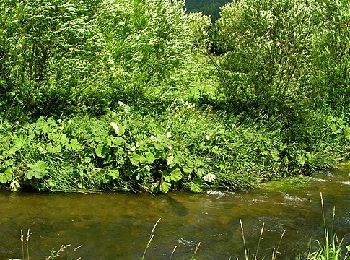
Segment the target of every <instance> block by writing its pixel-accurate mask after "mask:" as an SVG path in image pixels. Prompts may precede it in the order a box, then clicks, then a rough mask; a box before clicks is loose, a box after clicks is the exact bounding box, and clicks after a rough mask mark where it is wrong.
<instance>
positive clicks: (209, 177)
mask: <svg viewBox="0 0 350 260" xmlns="http://www.w3.org/2000/svg"><path fill="white" fill-rule="evenodd" d="M215 178H216V176H215V175H214V174H212V173H208V174H207V175H205V176H204V177H203V179H204V180H205V181H206V182H213V181H214V180H215Z"/></svg>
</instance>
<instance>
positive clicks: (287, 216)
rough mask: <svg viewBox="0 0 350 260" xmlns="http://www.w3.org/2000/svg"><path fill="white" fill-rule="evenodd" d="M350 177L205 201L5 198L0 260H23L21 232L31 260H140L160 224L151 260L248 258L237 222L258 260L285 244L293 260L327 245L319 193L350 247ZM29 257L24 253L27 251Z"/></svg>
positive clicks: (339, 174)
mask: <svg viewBox="0 0 350 260" xmlns="http://www.w3.org/2000/svg"><path fill="white" fill-rule="evenodd" d="M349 173H350V169H346V168H344V169H342V170H338V171H334V172H332V173H331V174H330V173H329V174H319V175H317V176H315V177H314V178H313V180H312V181H311V182H310V183H309V184H308V185H280V183H272V184H268V185H265V186H263V187H262V188H260V189H256V190H253V191H250V192H247V193H237V194H233V193H221V192H209V193H208V194H190V193H170V194H168V195H164V196H156V197H153V196H151V195H147V194H138V195H132V194H116V193H101V194H33V193H9V192H1V193H0V259H8V258H21V257H22V249H21V241H20V232H21V230H23V232H26V231H27V229H30V233H31V236H30V238H29V254H30V257H31V259H44V258H45V256H48V255H50V251H51V250H53V249H54V250H58V249H59V248H60V246H61V245H67V244H69V245H71V246H70V247H67V248H66V249H65V250H64V252H63V253H62V254H61V255H62V256H63V257H62V258H61V259H77V258H78V257H81V258H82V259H139V258H140V257H141V256H142V254H143V251H144V248H145V246H146V244H147V242H148V240H149V237H150V234H151V230H152V228H153V225H154V224H155V222H156V221H157V220H158V219H159V218H161V220H160V221H159V224H158V226H157V227H156V229H155V232H154V238H153V241H152V243H151V245H150V247H149V248H148V250H147V252H146V259H170V256H171V253H172V251H173V249H174V247H175V246H176V250H175V252H174V254H173V257H172V259H189V258H191V256H192V254H193V252H194V250H195V248H196V246H197V245H198V244H199V242H200V246H199V248H198V250H197V254H196V257H197V259H228V258H229V257H230V256H232V259H236V257H241V256H242V255H243V254H244V249H243V243H242V235H241V231H240V225H239V220H240V219H242V222H243V226H244V234H245V238H246V240H247V246H248V248H250V251H251V252H252V253H255V252H256V246H257V244H258V238H259V233H260V230H261V226H262V224H263V223H264V225H265V230H264V233H263V240H262V241H261V245H260V249H259V254H258V255H259V257H258V259H261V258H263V256H266V259H268V258H271V253H272V250H273V248H274V247H277V246H278V245H279V241H280V236H281V234H282V233H283V231H284V230H286V233H285V235H284V237H283V238H282V241H281V243H280V245H279V250H278V251H279V252H281V254H280V256H279V259H294V258H295V256H297V255H299V254H301V253H302V252H305V250H307V244H308V242H309V241H310V239H311V241H314V240H315V239H320V238H322V234H323V229H322V211H321V208H320V197H319V193H320V192H322V193H323V196H324V198H325V208H326V210H325V214H326V216H327V218H328V225H329V228H331V227H332V225H333V224H332V221H331V218H332V217H331V216H332V209H333V206H335V207H336V217H335V221H334V229H335V230H336V232H337V233H338V234H339V236H341V237H344V238H345V243H348V242H349V241H350V177H349ZM24 251H26V246H25V247H24Z"/></svg>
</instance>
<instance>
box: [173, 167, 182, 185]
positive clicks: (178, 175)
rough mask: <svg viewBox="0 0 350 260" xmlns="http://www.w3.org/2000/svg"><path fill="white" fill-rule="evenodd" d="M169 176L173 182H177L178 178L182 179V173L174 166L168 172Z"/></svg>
mask: <svg viewBox="0 0 350 260" xmlns="http://www.w3.org/2000/svg"><path fill="white" fill-rule="evenodd" d="M170 178H171V180H172V181H174V182H178V181H179V180H181V179H182V173H181V171H180V169H179V168H176V169H175V170H173V171H172V172H171V174H170Z"/></svg>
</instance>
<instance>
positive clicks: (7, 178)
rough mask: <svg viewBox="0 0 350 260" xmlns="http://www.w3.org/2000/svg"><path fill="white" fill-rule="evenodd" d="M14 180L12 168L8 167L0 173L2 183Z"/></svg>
mask: <svg viewBox="0 0 350 260" xmlns="http://www.w3.org/2000/svg"><path fill="white" fill-rule="evenodd" d="M11 180H12V169H11V168H7V169H6V170H5V171H4V172H3V173H0V183H3V184H5V183H8V182H9V181H11Z"/></svg>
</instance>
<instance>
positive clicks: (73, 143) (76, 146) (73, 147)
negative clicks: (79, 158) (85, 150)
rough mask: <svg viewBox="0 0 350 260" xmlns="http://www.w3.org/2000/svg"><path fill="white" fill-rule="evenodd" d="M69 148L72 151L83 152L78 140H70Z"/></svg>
mask: <svg viewBox="0 0 350 260" xmlns="http://www.w3.org/2000/svg"><path fill="white" fill-rule="evenodd" d="M69 148H70V149H71V150H72V151H80V150H82V146H81V145H80V144H79V142H78V140H77V139H72V140H70V144H69Z"/></svg>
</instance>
